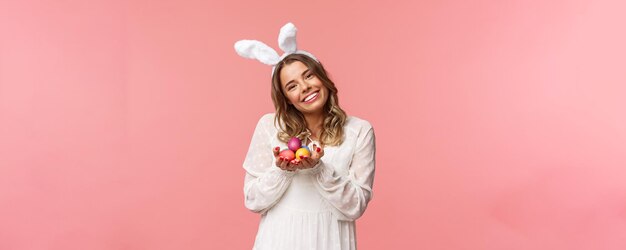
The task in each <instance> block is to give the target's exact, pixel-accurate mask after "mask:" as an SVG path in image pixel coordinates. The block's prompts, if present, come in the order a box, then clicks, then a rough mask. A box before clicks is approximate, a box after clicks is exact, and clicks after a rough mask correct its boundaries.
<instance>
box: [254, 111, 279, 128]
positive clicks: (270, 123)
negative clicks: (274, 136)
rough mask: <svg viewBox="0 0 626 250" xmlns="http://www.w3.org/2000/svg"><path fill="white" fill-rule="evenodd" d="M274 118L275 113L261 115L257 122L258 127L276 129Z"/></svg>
mask: <svg viewBox="0 0 626 250" xmlns="http://www.w3.org/2000/svg"><path fill="white" fill-rule="evenodd" d="M274 116H275V113H273V112H272V113H265V114H263V115H261V118H259V121H258V126H262V127H264V128H265V129H268V130H271V129H275V128H276V127H275V126H274Z"/></svg>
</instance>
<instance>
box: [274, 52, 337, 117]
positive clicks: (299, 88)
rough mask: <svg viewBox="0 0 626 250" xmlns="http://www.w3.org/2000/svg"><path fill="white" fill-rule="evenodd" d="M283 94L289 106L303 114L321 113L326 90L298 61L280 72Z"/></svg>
mask: <svg viewBox="0 0 626 250" xmlns="http://www.w3.org/2000/svg"><path fill="white" fill-rule="evenodd" d="M280 82H281V84H282V88H283V93H285V97H286V98H287V101H288V102H289V103H290V104H293V106H294V107H295V108H296V109H297V110H299V111H300V112H302V113H303V114H314V113H319V112H322V111H323V109H324V104H326V100H327V99H328V88H326V86H324V84H323V83H322V81H321V80H320V79H319V78H318V77H317V76H315V75H314V74H312V73H311V72H309V68H308V67H307V66H306V65H305V64H304V63H302V62H300V61H294V62H292V63H291V64H286V65H284V66H283V68H282V70H281V71H280Z"/></svg>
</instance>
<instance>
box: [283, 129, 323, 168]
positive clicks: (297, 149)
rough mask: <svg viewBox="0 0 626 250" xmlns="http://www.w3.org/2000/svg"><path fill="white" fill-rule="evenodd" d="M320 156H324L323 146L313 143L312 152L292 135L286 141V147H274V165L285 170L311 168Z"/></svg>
mask: <svg viewBox="0 0 626 250" xmlns="http://www.w3.org/2000/svg"><path fill="white" fill-rule="evenodd" d="M322 156H324V149H323V147H319V146H317V145H315V144H313V152H311V151H310V150H309V148H308V147H307V146H306V145H302V142H301V141H300V139H298V138H297V137H292V138H291V139H290V140H289V141H288V142H287V148H286V149H283V150H280V147H275V148H274V158H275V159H276V166H277V167H279V168H280V169H283V170H287V171H295V170H297V169H308V168H312V167H314V166H315V165H317V163H318V162H319V160H320V158H321V157H322Z"/></svg>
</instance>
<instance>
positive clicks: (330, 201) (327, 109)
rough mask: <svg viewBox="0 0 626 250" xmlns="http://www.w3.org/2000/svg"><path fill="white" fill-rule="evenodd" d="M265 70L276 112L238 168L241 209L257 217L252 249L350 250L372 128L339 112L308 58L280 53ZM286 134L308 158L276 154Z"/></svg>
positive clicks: (365, 192)
mask: <svg viewBox="0 0 626 250" xmlns="http://www.w3.org/2000/svg"><path fill="white" fill-rule="evenodd" d="M281 33H282V30H281ZM294 36H295V34H294ZM272 73H273V74H272V89H271V94H272V101H273V102H274V107H275V109H276V111H275V113H269V114H265V115H263V116H262V117H261V118H260V119H259V121H258V123H257V125H256V129H255V131H254V134H253V136H252V141H251V143H250V147H249V150H248V153H247V155H246V158H245V160H244V163H243V167H244V169H245V170H246V176H245V182H244V196H245V206H246V207H247V208H248V209H249V210H251V211H253V212H256V213H260V214H261V215H262V217H261V222H260V225H259V229H258V232H257V235H256V240H255V243H254V248H253V249H257V250H266V249H269V250H280V249H286V250H287V249H288V250H297V249H356V232H355V223H354V221H355V220H356V219H358V218H359V217H361V216H362V215H363V213H364V212H365V209H366V208H367V204H368V202H369V201H370V199H371V198H372V184H373V181H374V169H375V151H376V146H375V136H374V130H373V128H372V126H371V124H370V123H369V122H368V121H366V120H363V119H360V118H357V117H354V116H349V115H347V114H346V113H345V112H344V111H343V110H342V109H341V107H340V106H339V100H338V96H337V88H336V87H335V84H334V83H333V82H332V81H331V80H330V79H329V78H328V76H327V72H326V71H325V70H324V67H323V66H322V64H321V63H320V62H319V61H317V59H316V58H314V57H312V55H310V53H308V52H301V51H297V52H292V53H289V54H286V56H285V55H284V57H283V58H282V59H281V60H280V61H279V62H278V63H277V64H275V66H274V69H273V72H272ZM292 137H298V138H299V139H301V140H302V141H303V145H307V146H308V148H309V149H311V156H310V157H304V158H302V159H301V160H292V161H287V160H284V159H283V158H282V157H280V156H279V151H280V150H282V149H285V148H287V142H288V140H289V139H290V138H292Z"/></svg>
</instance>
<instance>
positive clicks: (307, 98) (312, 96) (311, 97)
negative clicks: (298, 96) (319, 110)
mask: <svg viewBox="0 0 626 250" xmlns="http://www.w3.org/2000/svg"><path fill="white" fill-rule="evenodd" d="M317 94H318V93H315V94H312V95H309V96H307V97H306V98H305V99H304V101H305V102H308V101H310V100H311V99H313V98H314V97H316V96H317Z"/></svg>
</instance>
